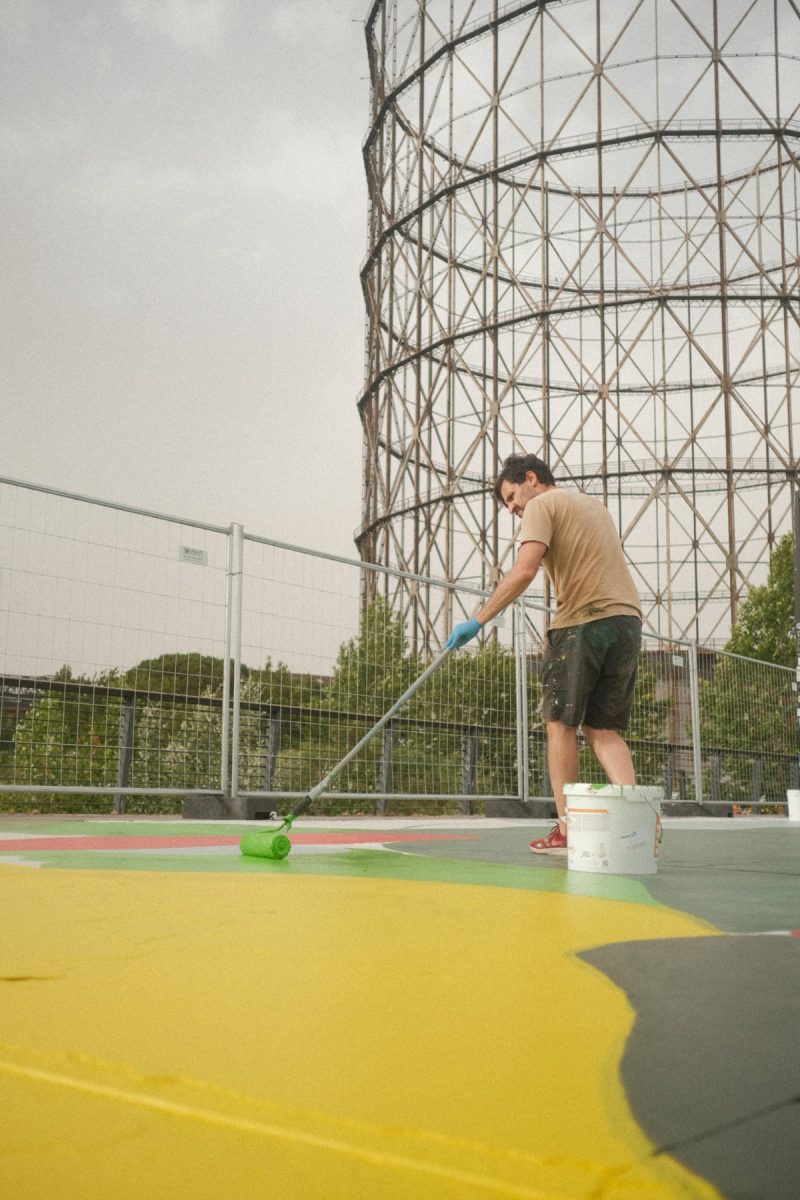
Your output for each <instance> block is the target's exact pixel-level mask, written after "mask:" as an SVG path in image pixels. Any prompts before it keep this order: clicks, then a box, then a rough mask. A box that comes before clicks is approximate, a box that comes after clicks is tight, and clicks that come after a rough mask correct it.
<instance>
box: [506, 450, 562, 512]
mask: <svg viewBox="0 0 800 1200" xmlns="http://www.w3.org/2000/svg"><path fill="white" fill-rule="evenodd" d="M528 471H533V473H534V475H535V476H536V478H537V479H538V480H539V483H544V484H551V483H555V478H554V477H553V472H552V471H551V470H550V468H549V467H548V465H547V463H546V462H542V460H541V458H537V457H536V455H535V454H510V455H509V456H508V458H507V459H506V461H505V462H504V463H503V469H502V471H501V472H500V474H499V475H498V476H497V483H496V484H495V485H494V494H495V496H496V497H497V503H498V504H502V503H503V497H502V496H501V494H500V489H501V488H502V486H503V484H504V483H524V482H525V476H526V475H527V474H528Z"/></svg>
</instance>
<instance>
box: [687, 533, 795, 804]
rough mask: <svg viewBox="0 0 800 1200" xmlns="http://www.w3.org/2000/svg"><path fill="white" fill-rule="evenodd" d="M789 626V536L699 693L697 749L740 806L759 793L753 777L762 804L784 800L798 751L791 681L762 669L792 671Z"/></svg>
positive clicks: (791, 577) (791, 601)
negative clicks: (713, 756)
mask: <svg viewBox="0 0 800 1200" xmlns="http://www.w3.org/2000/svg"><path fill="white" fill-rule="evenodd" d="M793 627H794V563H793V539H792V535H791V534H790V533H787V534H786V535H785V536H784V537H783V538H781V540H780V541H779V542H778V545H777V546H776V547H775V549H774V551H773V552H772V555H771V557H770V564H769V574H768V576H767V582H766V584H763V585H762V586H760V587H754V588H751V589H750V591H749V593H748V595H747V598H746V600H745V601H744V603H743V604H742V606H741V608H740V610H739V615H738V617H737V620H736V624H735V625H734V627H733V630H732V632H731V637H730V639H729V641H728V643H727V645H726V646H725V652H723V653H722V654H720V655H719V656H718V659H717V663H716V666H715V670H714V677H713V679H712V680H710V681H708V682H703V684H702V685H701V690H700V713H701V721H702V735H703V744H704V746H706V747H709V748H714V750H715V751H716V753H717V755H718V756H719V760H720V768H719V769H720V773H721V781H722V784H723V786H724V790H725V793H726V795H727V796H729V797H730V798H731V799H735V800H737V801H739V802H744V803H746V802H747V801H748V800H749V799H751V798H752V795H753V792H754V790H758V791H760V792H761V791H762V788H761V787H756V781H757V779H758V777H759V776H758V774H756V773H755V772H760V777H761V778H763V785H762V786H763V792H762V794H763V795H765V796H766V797H767V798H768V799H772V798H775V799H777V800H782V799H783V798H784V796H785V792H786V787H787V786H789V764H790V761H791V758H792V757H793V756H794V755H796V753H797V725H796V713H795V699H794V695H793V693H792V690H791V686H790V678H791V677H790V676H788V674H787V673H786V672H785V671H778V670H775V669H774V667H768V666H764V665H760V664H765V663H773V664H775V666H779V667H780V666H782V667H793V666H794V663H795V657H796V650H795V643H794V636H793ZM734 656H737V657H734ZM754 659H755V660H759V661H755V662H754V661H752V660H754ZM765 761H768V765H767V766H766V768H765V767H764V763H765ZM759 764H760V765H759Z"/></svg>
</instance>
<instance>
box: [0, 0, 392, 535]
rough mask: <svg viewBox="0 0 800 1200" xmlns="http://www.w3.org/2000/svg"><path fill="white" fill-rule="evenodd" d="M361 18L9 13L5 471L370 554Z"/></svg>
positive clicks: (230, 0) (290, 13)
mask: <svg viewBox="0 0 800 1200" xmlns="http://www.w3.org/2000/svg"><path fill="white" fill-rule="evenodd" d="M366 8H367V5H366V2H365V0H327V2H326V3H324V4H321V3H319V2H318V0H3V5H2V8H0V38H1V39H2V83H0V88H1V89H2V92H1V93H0V95H1V97H2V116H0V159H1V168H2V177H3V182H2V223H1V226H2V234H1V235H0V237H1V238H2V243H1V244H2V275H3V281H4V283H3V288H2V295H1V296H0V320H1V327H2V341H3V345H2V358H3V366H2V393H1V397H2V399H1V403H2V418H3V419H2V427H3V433H2V439H1V440H0V447H1V448H0V474H4V475H11V476H14V477H17V478H22V479H26V480H31V481H33V482H38V483H47V484H51V485H53V486H58V487H61V488H64V489H67V490H71V491H77V492H83V493H86V494H89V495H95V496H99V497H103V498H109V499H115V500H120V501H122V502H124V503H128V504H134V505H139V506H142V507H147V508H154V509H157V510H160V511H166V512H170V513H175V514H176V515H180V516H191V517H195V518H197V519H200V520H207V521H210V522H213V523H216V524H226V523H227V522H228V521H230V520H237V521H242V522H243V523H244V525H245V527H246V528H247V529H248V530H250V531H251V532H254V533H258V534H263V535H267V536H274V537H277V538H280V539H284V540H288V541H293V542H297V543H299V544H301V545H309V546H313V547H318V548H321V549H326V548H328V549H332V550H334V551H336V552H338V553H345V554H354V553H355V550H354V546H353V543H352V534H353V531H354V529H355V527H356V525H357V524H358V522H359V519H360V499H361V431H360V425H359V421H358V414H357V410H356V399H357V395H358V392H359V389H360V387H361V385H362V382H363V379H362V372H363V346H364V335H363V330H364V310H363V302H362V297H361V290H360V285H359V279H358V272H359V267H360V264H361V262H362V260H363V258H364V255H365V251H366V183H365V179H364V171H363V164H362V158H361V142H362V140H363V137H364V134H365V132H366V127H367V120H368V114H369V105H368V83H367V81H366V78H365V77H366V75H367V61H366V52H365V49H364V33H363V19H364V16H365V13H366Z"/></svg>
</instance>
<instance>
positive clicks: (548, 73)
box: [356, 0, 800, 648]
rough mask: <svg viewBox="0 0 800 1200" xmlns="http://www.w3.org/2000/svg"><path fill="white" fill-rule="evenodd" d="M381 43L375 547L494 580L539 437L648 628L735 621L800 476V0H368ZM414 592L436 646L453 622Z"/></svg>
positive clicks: (373, 375) (715, 627) (371, 155)
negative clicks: (521, 461)
mask: <svg viewBox="0 0 800 1200" xmlns="http://www.w3.org/2000/svg"><path fill="white" fill-rule="evenodd" d="M366 33H367V46H368V55H369V64H370V76H371V103H372V113H371V124H370V128H369V132H368V135H367V138H366V142H365V147H364V156H365V163H366V170H367V177H368V185H369V195H370V214H369V250H368V256H367V259H366V262H365V264H364V267H363V271H362V283H363V289H364V296H365V301H366V308H367V364H366V382H365V387H364V392H363V395H362V397H361V399H360V401H359V408H360V414H361V420H362V424H363V430H364V458H365V464H364V465H365V471H364V474H365V490H364V508H363V524H362V526H361V528H360V530H359V532H358V534H357V537H356V541H357V544H358V547H359V551H360V554H361V556H362V558H363V559H364V560H366V561H368V562H376V563H380V564H383V565H386V566H389V565H391V566H395V567H398V568H400V569H401V570H404V571H408V572H410V573H412V574H414V575H432V576H434V577H444V578H446V579H448V580H452V581H455V582H457V583H469V584H470V585H472V586H476V585H477V586H479V587H481V588H486V589H488V588H490V587H491V585H492V584H493V582H494V581H495V580H496V579H497V577H498V574H499V573H500V572H502V571H503V569H504V568H505V567H506V566H507V565H508V563H509V562H510V559H511V555H512V553H513V540H512V539H513V528H512V523H511V521H510V520H509V518H508V516H507V514H505V513H504V512H499V513H498V511H497V509H496V506H495V504H494V501H493V496H492V491H491V488H492V482H493V479H494V477H495V476H496V473H497V470H498V466H499V464H500V463H501V462H502V460H503V458H504V457H505V456H506V455H507V454H509V453H511V452H515V451H517V452H518V451H525V452H534V453H538V454H540V455H542V456H543V457H544V458H546V459H547V460H548V461H549V462H550V465H551V467H552V469H553V470H554V472H555V474H556V477H557V479H558V480H559V481H560V482H563V483H566V484H569V485H573V486H577V487H580V488H583V489H585V490H588V491H591V492H593V493H595V494H597V495H599V496H601V497H602V498H603V500H604V501H605V503H606V504H607V505H608V507H609V509H610V510H611V511H612V513H613V514H614V516H615V519H616V520H617V522H618V526H619V529H620V532H621V535H622V539H623V544H624V546H625V549H626V552H627V555H628V558H629V561H630V563H631V565H632V567H633V570H634V572H635V576H636V580H637V583H638V586H639V589H640V591H641V594H642V597H643V601H644V611H645V626H646V630H650V631H651V632H654V633H658V634H659V635H662V636H666V637H675V638H681V637H692V638H696V639H702V640H704V641H706V642H708V641H711V640H717V641H718V640H720V639H723V638H725V637H726V636H727V634H728V632H729V630H730V626H731V624H732V622H733V620H734V619H735V615H736V608H737V603H738V601H739V600H740V598H741V597H742V596H743V595H744V594H745V593H746V591H747V589H748V588H749V587H750V586H751V585H752V584H753V583H760V582H763V579H764V577H765V573H766V564H767V561H768V558H769V553H770V551H771V549H772V548H773V546H774V544H775V542H776V540H777V539H778V537H780V535H781V534H782V533H783V532H785V531H787V530H788V529H789V528H790V527H791V508H792V488H793V485H795V484H796V483H797V480H798V427H797V421H798V408H797V404H798V402H797V399H796V395H795V389H796V386H797V380H798V367H799V366H800V336H799V334H798V321H799V320H800V310H799V308H798V298H799V288H798V271H799V269H800V242H799V240H798V221H797V218H798V179H799V176H800V170H799V168H800V157H799V156H800V68H799V67H798V60H799V59H800V7H798V5H797V4H796V3H795V0H724V2H723V0H698V2H696V3H693V4H691V5H689V4H686V3H685V0H616V2H615V3H614V4H608V3H604V4H602V6H601V2H600V0H536V2H533V3H506V4H498V3H497V2H496V0H495V2H494V3H487V0H463V2H457V0H427V2H425V0H375V3H374V4H373V5H372V8H371V10H370V12H369V15H368V18H367V22H366ZM401 587H402V588H403V589H404V591H405V595H404V596H402V597H398V599H399V600H400V601H401V602H402V603H403V604H404V606H405V607H406V608H407V609H408V611H409V612H410V614H411V618H412V620H411V626H412V628H413V631H414V640H415V642H417V643H418V644H421V645H428V646H430V647H431V648H433V647H435V646H436V645H438V644H439V641H440V638H441V634H442V632H443V631H444V630H445V628H446V627H447V626H448V624H449V622H450V620H451V619H452V618H453V617H454V616H456V615H457V614H455V613H451V612H448V611H445V610H444V609H442V608H441V607H436V606H435V605H433V604H431V603H430V598H429V597H427V596H426V594H425V593H424V590H423V589H422V586H421V585H418V584H416V583H409V582H408V581H406V582H404V583H402V584H401ZM448 594H449V593H448ZM439 595H441V593H440V594H439Z"/></svg>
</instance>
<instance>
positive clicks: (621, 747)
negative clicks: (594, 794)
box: [559, 725, 636, 811]
mask: <svg viewBox="0 0 800 1200" xmlns="http://www.w3.org/2000/svg"><path fill="white" fill-rule="evenodd" d="M583 733H584V737H585V738H586V741H587V742H588V743H589V746H590V748H591V750H592V753H593V754H594V756H595V758H596V759H597V761H598V762H599V763H600V766H601V767H602V768H603V770H604V771H605V773H606V777H607V779H608V782H609V783H622V784H634V783H636V769H635V767H634V765H633V758H632V757H631V752H630V750H629V748H628V743H627V742H626V741H625V740H624V739H623V738H621V737H620V735H619V734H618V733H617V732H616V730H614V729H590V728H589V726H588V725H584V727H583ZM566 782H569V780H567V781H566ZM559 811H560V810H559Z"/></svg>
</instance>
